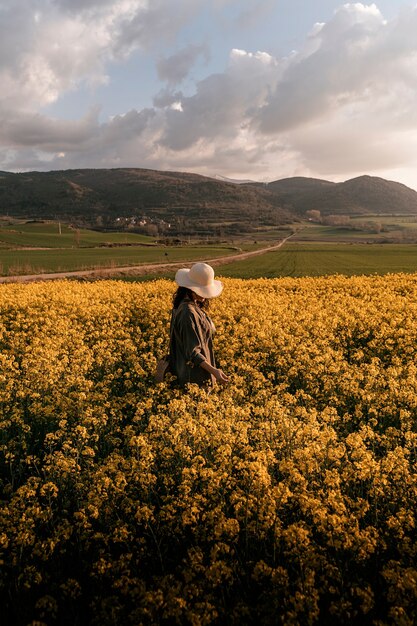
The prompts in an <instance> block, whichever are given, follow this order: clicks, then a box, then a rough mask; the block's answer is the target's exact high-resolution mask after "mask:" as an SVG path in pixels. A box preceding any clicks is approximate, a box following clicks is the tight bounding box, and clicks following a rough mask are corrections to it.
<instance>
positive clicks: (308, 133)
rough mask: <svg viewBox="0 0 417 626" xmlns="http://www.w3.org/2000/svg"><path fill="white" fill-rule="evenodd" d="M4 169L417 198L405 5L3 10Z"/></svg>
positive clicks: (202, 2)
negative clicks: (398, 192)
mask: <svg viewBox="0 0 417 626" xmlns="http://www.w3.org/2000/svg"><path fill="white" fill-rule="evenodd" d="M0 87H1V88H0V169H3V170H10V171H25V170H52V169H67V168H79V167H95V168H101V167H146V168H155V169H169V170H182V171H190V172H197V173H200V174H205V175H209V176H215V175H222V176H226V177H230V178H239V179H246V178H251V179H256V180H262V181H269V180H276V179H278V178H284V177H287V176H314V177H319V178H326V179H329V180H335V181H339V180H346V179H347V178H351V177H353V176H357V175H360V174H365V173H366V174H372V175H375V176H382V177H384V178H389V179H391V180H398V181H400V182H403V183H405V184H407V185H409V186H411V187H413V188H415V189H417V7H416V6H415V5H414V3H412V2H410V3H409V2H405V1H404V0H377V2H376V3H375V4H367V3H359V2H357V3H347V4H343V3H340V2H337V1H335V0H0Z"/></svg>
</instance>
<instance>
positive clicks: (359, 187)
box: [266, 176, 417, 216]
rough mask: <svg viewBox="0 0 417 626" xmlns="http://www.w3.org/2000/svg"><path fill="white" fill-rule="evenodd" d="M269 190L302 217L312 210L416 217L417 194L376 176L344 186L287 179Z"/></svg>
mask: <svg viewBox="0 0 417 626" xmlns="http://www.w3.org/2000/svg"><path fill="white" fill-rule="evenodd" d="M266 189H268V191H272V192H273V193H275V194H276V195H277V197H278V198H279V200H280V202H281V205H282V206H283V207H284V208H287V209H288V210H291V211H293V212H294V213H295V214H296V215H298V216H301V215H303V214H305V212H306V211H308V210H309V209H316V210H319V211H320V212H321V214H322V215H338V214H339V215H342V214H343V215H365V214H369V213H372V214H381V215H382V214H390V213H397V214H415V213H417V192H416V191H414V190H413V189H410V188H409V187H407V186H406V185H403V184H401V183H397V182H394V181H389V180H385V179H384V178H378V177H376V176H359V177H357V178H352V179H351V180H347V181H345V182H343V183H332V182H329V181H327V180H320V179H316V178H303V177H295V178H284V179H282V180H276V181H273V182H271V183H268V185H267V187H266Z"/></svg>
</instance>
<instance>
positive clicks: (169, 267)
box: [0, 235, 292, 283]
mask: <svg viewBox="0 0 417 626" xmlns="http://www.w3.org/2000/svg"><path fill="white" fill-rule="evenodd" d="M290 237H292V235H289V237H286V238H285V239H282V240H281V241H279V242H278V243H274V244H272V245H270V246H267V247H266V248H260V249H259V250H252V251H251V252H239V253H238V254H232V255H227V256H222V257H217V258H215V259H206V258H203V259H199V260H200V261H204V262H205V263H209V264H210V265H212V266H218V265H225V264H226V263H233V262H234V261H243V260H244V259H249V258H251V257H253V256H259V255H261V254H265V253H267V252H272V251H273V250H278V248H281V246H282V245H284V243H285V242H286V241H288V239H290ZM196 262H197V261H180V262H175V263H148V264H143V265H127V266H124V267H108V268H102V269H94V270H78V271H75V272H54V273H50V274H49V273H48V274H27V275H23V276H0V283H28V282H34V281H40V280H57V279H62V278H110V277H112V278H117V277H120V276H143V275H144V274H161V273H164V272H166V271H173V270H176V269H178V268H180V267H184V266H185V265H191V264H192V263H196Z"/></svg>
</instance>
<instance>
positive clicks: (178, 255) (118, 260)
mask: <svg viewBox="0 0 417 626" xmlns="http://www.w3.org/2000/svg"><path fill="white" fill-rule="evenodd" d="M234 253H236V250H235V249H233V248H231V247H227V246H224V247H222V246H195V247H193V246H183V247H174V246H172V247H167V248H165V247H162V246H149V247H147V246H146V247H140V248H138V247H122V248H79V249H76V250H75V249H69V248H68V249H62V250H56V249H51V250H1V249H0V274H2V275H7V274H9V275H19V274H38V273H48V272H65V271H75V270H84V269H94V268H101V267H110V268H112V267H114V268H117V267H118V266H123V265H139V264H145V263H167V262H170V261H172V262H175V261H184V263H185V262H187V261H193V260H195V259H202V258H213V257H216V256H226V255H227V254H234Z"/></svg>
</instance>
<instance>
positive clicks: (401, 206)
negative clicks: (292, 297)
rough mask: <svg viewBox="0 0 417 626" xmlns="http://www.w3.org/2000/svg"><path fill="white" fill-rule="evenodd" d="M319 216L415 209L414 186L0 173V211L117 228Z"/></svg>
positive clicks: (230, 225)
mask: <svg viewBox="0 0 417 626" xmlns="http://www.w3.org/2000/svg"><path fill="white" fill-rule="evenodd" d="M312 209H315V210H319V211H320V212H321V214H322V215H347V216H352V215H365V214H370V213H372V214H409V215H413V214H415V215H417V192H416V191H414V190H412V189H410V188H409V187H406V186H405V185H403V184H401V183H397V182H393V181H388V180H385V179H383V178H378V177H372V176H366V175H365V176H360V177H357V178H353V179H351V180H347V181H345V182H343V183H334V182H330V181H327V180H320V179H315V178H306V177H293V178H285V179H282V180H276V181H273V182H270V183H267V184H265V183H253V182H250V183H243V184H242V183H240V184H236V183H234V182H232V181H225V180H219V179H214V178H209V177H205V176H201V175H198V174H193V173H188V172H166V171H158V170H148V169H138V168H120V169H111V170H106V169H79V170H64V171H51V172H27V173H19V174H16V173H11V172H0V214H2V215H10V216H14V217H25V218H29V219H62V220H67V221H69V222H72V223H77V224H79V225H81V226H93V227H94V226H96V227H98V228H115V227H119V228H122V227H123V225H124V226H126V223H127V222H126V221H123V220H125V219H128V220H130V221H129V222H128V223H129V227H132V224H133V226H135V225H137V224H138V223H139V222H140V221H142V222H143V221H144V220H143V218H145V222H146V223H147V225H148V226H149V225H150V224H151V225H152V224H154V225H155V224H157V225H158V229H159V233H160V234H161V233H162V234H167V235H168V234H169V235H173V236H175V235H176V234H178V233H181V234H182V235H184V234H185V235H186V234H196V233H199V234H202V235H204V234H213V233H217V234H224V235H230V234H236V233H239V232H251V231H252V230H254V229H255V228H257V227H262V226H281V225H285V224H288V223H290V222H293V221H294V220H299V219H301V218H303V217H305V215H306V212H307V211H309V210H312Z"/></svg>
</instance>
